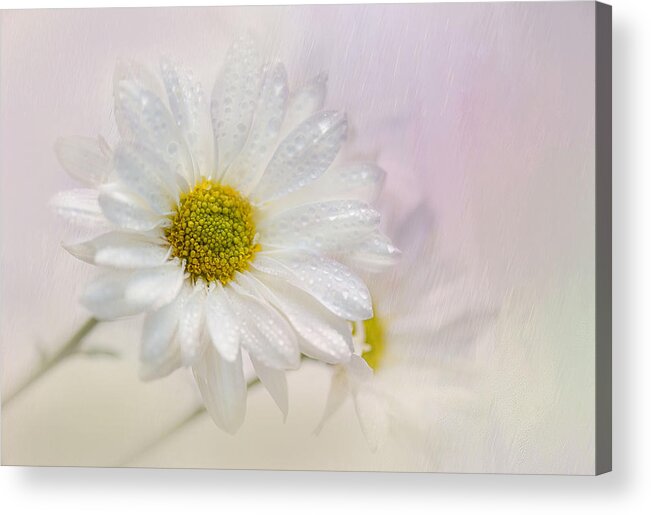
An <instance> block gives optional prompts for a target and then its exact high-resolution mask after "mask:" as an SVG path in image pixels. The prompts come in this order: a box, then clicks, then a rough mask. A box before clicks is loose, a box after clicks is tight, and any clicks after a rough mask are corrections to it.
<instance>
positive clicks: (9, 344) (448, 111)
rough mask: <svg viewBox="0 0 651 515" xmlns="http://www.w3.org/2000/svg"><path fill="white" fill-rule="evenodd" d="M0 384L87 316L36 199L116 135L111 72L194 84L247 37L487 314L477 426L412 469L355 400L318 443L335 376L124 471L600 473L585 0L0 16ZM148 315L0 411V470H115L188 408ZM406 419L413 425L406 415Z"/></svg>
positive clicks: (181, 377)
mask: <svg viewBox="0 0 651 515" xmlns="http://www.w3.org/2000/svg"><path fill="white" fill-rule="evenodd" d="M1 16H2V18H1V22H2V26H1V29H2V32H1V37H2V40H1V52H2V61H1V78H0V82H1V91H0V95H1V97H0V99H1V106H0V109H1V111H0V113H1V119H0V123H1V125H0V130H1V133H0V144H1V148H2V154H1V156H0V159H1V163H2V175H1V181H2V182H1V183H0V187H1V192H0V194H1V199H0V200H1V204H0V215H1V223H2V226H1V231H2V234H1V238H2V239H1V247H0V252H1V256H2V264H1V266H2V270H1V280H2V285H1V287H2V291H1V298H0V301H1V302H2V319H1V328H0V331H1V335H2V336H1V338H2V349H1V351H2V361H1V364H2V369H1V371H2V391H3V392H8V391H11V389H12V387H13V386H14V385H15V384H17V382H18V381H19V379H20V378H21V377H23V376H24V375H25V374H26V373H28V372H29V370H30V369H31V368H32V367H35V366H37V363H38V359H39V352H38V351H39V349H41V350H43V351H46V352H47V350H48V349H53V348H56V347H57V346H58V345H60V343H61V342H62V341H63V340H64V339H65V338H66V337H67V336H68V335H69V334H70V333H71V332H72V331H73V330H74V329H75V328H76V327H77V326H78V325H79V324H81V323H82V322H83V320H85V318H86V317H87V316H88V314H87V313H85V312H84V311H83V309H82V308H81V307H79V306H78V304H77V302H76V298H77V297H78V295H79V294H80V292H81V289H82V288H83V285H84V283H85V282H86V280H87V278H89V277H90V276H91V274H92V273H93V271H92V269H91V267H89V266H85V265H83V264H80V263H79V262H77V261H75V260H74V259H73V258H71V257H70V256H69V255H67V254H66V253H65V252H64V251H63V250H62V249H61V247H60V241H61V240H63V239H66V240H70V239H74V238H75V236H76V235H75V233H74V231H71V229H70V227H66V226H65V224H63V223H62V222H61V221H60V220H57V219H56V218H54V217H53V215H52V213H51V212H50V210H49V209H48V208H47V201H48V199H49V198H50V197H51V196H52V195H53V194H54V193H55V192H57V191H59V190H61V189H66V188H70V187H74V183H73V181H72V180H71V179H69V178H68V177H67V176H66V174H65V173H64V172H63V170H62V169H61V167H60V166H59V165H58V163H57V162H56V160H55V158H54V153H53V151H52V145H53V142H54V141H55V139H56V138H57V137H58V136H59V135H67V134H89V135H95V134H103V135H105V136H106V138H107V139H108V140H109V142H112V141H114V140H115V137H116V131H115V129H114V126H113V121H112V118H111V109H112V101H111V87H112V84H111V78H112V69H113V66H114V63H115V61H116V59H118V58H121V57H127V58H136V59H138V60H140V61H142V62H144V63H147V64H150V65H152V66H155V65H156V63H158V60H159V57H160V56H161V55H169V56H171V57H172V58H173V59H175V60H177V61H179V62H182V63H183V64H184V65H186V66H188V67H190V68H192V69H193V70H194V71H195V73H196V75H197V76H198V77H200V78H201V82H202V83H203V84H204V85H205V86H206V88H207V89H209V88H210V87H211V85H212V82H213V80H214V78H215V76H216V74H217V72H218V69H219V66H220V63H221V62H222V60H223V56H224V54H225V52H226V50H227V48H228V45H229V43H230V41H231V40H232V38H233V37H234V36H235V35H237V34H239V33H241V32H242V31H245V30H249V31H251V32H252V33H253V34H254V35H255V36H256V37H257V38H258V40H259V41H260V42H261V47H262V48H264V49H265V51H266V52H267V53H268V56H269V57H270V58H276V59H280V60H282V61H283V62H285V64H286V66H287V70H288V73H289V77H290V81H291V82H292V83H293V84H299V83H300V82H302V81H303V80H305V79H306V78H308V77H311V76H313V75H314V74H315V73H317V72H319V71H321V70H326V71H328V74H329V94H328V98H327V104H328V106H329V107H332V108H340V109H345V110H346V111H347V112H348V114H349V119H350V120H351V123H352V126H353V129H354V131H353V138H351V145H350V146H349V147H348V150H349V151H351V153H352V154H353V155H361V156H365V157H373V158H376V159H377V161H378V162H379V164H380V165H381V166H383V167H384V168H385V169H386V170H387V172H388V173H389V181H388V185H387V190H388V191H389V192H390V193H391V196H392V197H394V198H398V199H400V202H401V206H403V209H404V210H405V211H406V210H407V209H409V207H411V206H413V205H415V204H416V203H418V202H420V201H421V200H425V201H426V202H427V203H428V204H429V205H430V206H431V208H432V209H433V210H434V212H435V214H436V216H437V231H438V233H439V236H440V241H441V252H443V253H444V254H445V255H446V256H447V257H448V258H451V259H454V260H455V261H458V262H459V263H463V265H464V267H466V268H467V272H468V276H471V277H481V279H482V280H481V282H478V283H477V288H476V290H477V291H476V292H474V291H473V285H472V284H469V285H468V286H467V287H468V289H469V293H470V294H474V295H477V296H481V297H482V298H487V297H488V298H490V299H491V300H492V301H493V302H494V303H495V304H497V305H499V306H500V310H499V316H498V318H497V320H496V321H495V327H494V330H493V331H492V337H493V339H494V344H493V348H492V352H491V353H490V355H489V356H488V357H487V358H486V360H485V361H486V368H487V372H486V380H485V381H483V382H482V385H483V389H482V391H481V392H476V393H477V395H479V396H481V398H482V399H484V408H485V410H483V412H482V416H483V417H484V419H483V421H482V423H481V424H464V423H462V422H460V421H457V420H451V421H450V424H455V425H454V426H453V427H450V428H449V430H448V431H446V432H445V433H444V436H443V437H442V438H443V439H442V440H439V441H436V442H435V444H434V443H433V444H432V446H431V448H423V449H422V451H421V453H420V454H421V456H415V455H414V453H408V452H404V449H403V448H402V447H401V446H393V447H389V448H387V449H384V450H383V451H381V452H378V453H375V454H373V453H371V452H369V451H368V449H367V447H366V445H365V442H364V439H363V437H362V434H361V432H360V430H359V428H358V425H357V423H356V420H355V418H354V412H353V408H352V405H351V404H347V405H346V406H345V408H344V409H343V410H342V411H341V412H340V413H338V414H337V415H336V416H335V418H334V419H333V420H332V423H331V424H330V425H329V426H328V427H326V429H325V430H324V431H323V433H322V434H321V435H320V436H319V437H315V436H314V435H312V430H313V428H314V426H315V425H316V423H317V422H318V419H319V417H320V414H321V410H322V408H323V403H324V401H325V391H326V388H327V384H328V376H327V374H326V373H325V371H323V370H322V369H320V368H308V367H306V368H305V369H303V370H301V371H300V372H298V373H296V374H294V375H292V376H291V377H290V415H289V418H288V420H287V422H286V423H285V424H283V422H282V417H281V415H280V413H279V412H278V411H277V409H276V408H275V406H274V405H273V403H272V401H271V399H270V398H269V396H268V395H267V394H266V393H264V392H262V391H257V392H254V393H252V394H251V396H250V402H249V410H248V415H247V421H246V422H245V425H244V426H243V428H242V430H241V431H240V433H238V435H237V436H236V437H230V436H228V435H225V434H223V433H221V432H220V431H219V430H218V429H216V428H215V426H214V425H213V424H212V422H211V421H210V420H209V419H208V418H207V417H204V418H201V419H198V420H196V421H195V422H194V423H193V424H191V425H190V426H188V427H187V428H186V429H185V430H184V431H182V432H180V433H178V434H177V435H176V436H175V437H173V438H171V439H170V440H169V441H168V442H167V443H166V444H165V445H163V446H161V447H159V448H157V449H156V450H155V451H152V452H151V453H149V454H147V455H145V456H143V457H141V458H140V459H139V460H138V461H136V462H134V463H133V464H138V465H150V466H181V467H229V468H282V469H285V468H291V469H297V468H298V469H336V470H350V469H353V470H369V469H370V470H375V469H381V470H421V469H425V468H427V469H433V470H440V471H487V472H488V471H499V472H505V471H511V472H543V473H584V474H587V473H592V472H593V471H594V230H595V227H594V177H593V175H594V4H592V3H589V2H585V3H584V2H576V3H559V4H551V3H550V4H548V3H543V4H529V5H524V4H484V5H478V4H466V5H462V4H456V5H451V4H439V5H412V6H390V5H387V6H323V7H317V6H311V7H279V8H264V7H251V8H214V9H203V8H202V9H199V8H198V9H154V10H142V9H129V10H126V9H124V10H92V11H91V10H87V11H75V10H68V11H29V12H28V11H23V12H20V11H17V12H3V13H2V15H1ZM138 337H139V321H137V320H134V321H128V322H114V323H110V324H105V325H104V326H103V327H102V328H101V329H100V330H98V331H97V332H95V333H93V334H92V336H91V337H90V338H89V339H88V347H89V348H99V347H101V348H114V349H117V350H118V351H119V352H120V353H121V355H122V359H117V360H111V359H103V358H93V359H90V358H87V357H77V358H74V359H72V360H70V361H69V362H68V363H66V364H65V365H63V366H61V367H60V368H59V369H57V370H56V371H55V372H53V373H52V374H51V375H50V376H49V377H47V378H46V379H44V380H43V381H42V382H40V383H38V384H37V385H36V386H35V387H34V388H33V389H32V390H30V391H29V392H28V393H26V394H25V395H24V396H23V397H22V398H20V399H19V400H17V401H16V403H15V404H13V405H11V406H10V407H8V408H7V409H6V410H3V412H2V462H3V463H4V464H39V465H46V464H70V465H72V464H75V465H116V464H118V463H121V462H122V461H123V460H124V459H126V458H127V457H128V456H130V455H131V454H132V453H133V452H134V451H136V450H137V449H138V448H139V447H141V446H142V445H143V444H144V443H145V442H147V441H149V440H150V439H151V438H154V437H155V436H156V435H158V434H159V433H160V432H161V431H163V430H164V429H165V428H168V427H170V426H171V425H173V424H174V422H175V421H177V420H179V419H180V418H182V417H183V416H184V415H185V414H186V413H188V412H189V411H191V410H192V408H193V407H194V406H195V404H196V403H197V402H198V397H197V394H196V392H195V390H194V386H193V383H192V381H191V378H190V377H189V375H186V374H184V373H183V372H178V373H176V374H174V375H173V376H171V377H169V378H167V379H165V380H162V381H158V382H155V383H148V384H143V383H140V382H139V381H138V379H137V367H136V359H135V357H136V350H137V340H138ZM408 422H409V421H405V423H406V424H407V423H408Z"/></svg>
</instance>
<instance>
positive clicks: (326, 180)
mask: <svg viewBox="0 0 651 515" xmlns="http://www.w3.org/2000/svg"><path fill="white" fill-rule="evenodd" d="M385 177H386V173H385V171H384V170H382V168H380V167H379V166H377V165H375V164H373V163H354V164H349V165H344V166H337V167H334V168H332V169H331V170H328V171H327V172H326V173H325V174H324V175H323V176H322V177H321V178H320V179H319V180H318V181H316V182H315V183H314V184H313V185H312V186H314V187H315V188H316V190H318V191H319V192H320V193H321V194H322V195H324V196H325V197H326V198H353V199H360V200H363V201H364V202H367V203H371V202H375V201H376V200H377V198H378V196H379V194H380V192H381V191H382V187H383V186H384V179H385Z"/></svg>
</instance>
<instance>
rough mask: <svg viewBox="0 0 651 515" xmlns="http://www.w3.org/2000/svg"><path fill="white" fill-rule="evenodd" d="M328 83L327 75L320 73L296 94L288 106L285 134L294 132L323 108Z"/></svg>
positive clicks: (284, 124) (284, 125) (284, 127)
mask: <svg viewBox="0 0 651 515" xmlns="http://www.w3.org/2000/svg"><path fill="white" fill-rule="evenodd" d="M327 82H328V77H327V75H326V74H325V73H320V74H319V75H317V76H316V77H314V78H313V79H312V80H311V81H309V82H308V83H307V84H304V85H303V86H301V87H300V88H299V89H298V90H296V92H294V94H293V95H292V96H291V98H290V100H289V103H288V105H287V114H286V115H285V121H284V123H283V131H282V133H283V134H287V133H289V132H290V131H292V130H294V129H295V128H296V127H297V126H298V125H299V124H300V123H302V122H304V121H305V120H307V119H308V118H309V117H310V116H312V115H313V114H314V113H316V112H317V111H320V110H321V109H322V108H323V102H324V101H325V95H326V85H327Z"/></svg>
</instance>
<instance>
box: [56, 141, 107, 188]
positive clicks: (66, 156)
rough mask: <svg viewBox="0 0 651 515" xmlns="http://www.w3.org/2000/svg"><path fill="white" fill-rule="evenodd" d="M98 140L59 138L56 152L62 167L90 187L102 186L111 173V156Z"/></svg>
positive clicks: (104, 145) (103, 144)
mask: <svg viewBox="0 0 651 515" xmlns="http://www.w3.org/2000/svg"><path fill="white" fill-rule="evenodd" d="M106 150H107V146H106V144H105V143H103V142H102V140H100V139H98V138H86V137H83V136H69V137H67V138H59V139H58V140H57V141H56V143H55V144H54V151H55V153H56V155H57V158H58V159H59V163H61V166H63V168H64V169H65V170H66V171H67V172H68V173H69V174H70V175H71V176H72V177H74V178H75V179H77V180H78V181H80V182H83V183H84V184H88V185H90V186H97V185H99V184H102V183H103V182H104V181H106V179H107V178H108V176H109V174H110V173H111V155H110V154H107V152H106Z"/></svg>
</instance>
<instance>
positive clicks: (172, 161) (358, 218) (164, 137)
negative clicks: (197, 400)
mask: <svg viewBox="0 0 651 515" xmlns="http://www.w3.org/2000/svg"><path fill="white" fill-rule="evenodd" d="M161 70H162V83H163V84H162V87H161V85H160V84H159V82H158V80H157V79H156V78H155V77H154V76H153V75H151V74H149V73H148V72H147V71H145V70H143V69H142V68H139V67H137V66H135V65H133V64H129V65H124V64H122V65H119V66H118V67H117V70H116V74H115V81H114V96H115V118H116V122H117V125H118V129H119V134H120V138H121V139H120V141H119V142H118V143H117V145H116V147H115V150H114V151H111V149H109V147H108V145H107V144H106V143H105V142H103V140H99V141H95V140H92V139H88V138H67V139H63V140H60V141H59V142H58V143H57V154H58V157H59V159H60V161H61V163H62V165H63V166H64V168H66V169H67V170H68V171H69V172H70V173H71V174H72V175H73V176H74V177H76V178H77V179H80V180H81V181H83V182H85V183H86V184H87V185H88V186H89V188H88V189H80V190H73V191H68V192H64V193H61V194H59V195H57V196H56V197H55V198H54V199H53V201H52V204H53V206H54V207H55V209H56V210H57V211H58V212H59V213H60V214H62V215H64V216H67V217H68V218H71V219H73V220H75V221H78V222H92V223H99V224H103V225H106V226H107V227H108V228H109V231H108V232H106V233H104V234H101V235H99V236H98V237H96V238H94V239H92V240H91V241H87V242H84V243H81V244H77V245H72V246H68V247H67V250H69V251H70V252H71V253H72V254H73V255H75V256H76V257H78V258H80V259H82V260H84V261H86V262H89V263H92V264H94V265H97V266H99V267H101V268H102V269H103V272H102V273H101V275H99V277H97V278H96V279H95V280H94V281H93V282H91V284H90V285H89V286H88V288H87V290H86V292H85V294H84V295H83V297H82V299H81V301H82V303H83V305H84V306H85V307H87V308H88V309H89V310H90V311H91V312H92V313H93V314H94V315H95V316H96V317H98V318H100V319H114V318H118V317H123V316H128V315H135V314H138V313H143V312H144V313H145V314H146V315H145V320H144V328H143V335H142V347H141V360H142V363H143V369H142V370H143V372H142V374H143V377H144V378H155V377H161V376H163V375H166V374H168V373H170V372H171V371H173V370H175V369H177V368H178V367H181V366H188V367H192V370H193V372H194V376H195V378H196V382H197V384H198V386H199V389H200V391H201V394H202V397H203V400H204V402H205V405H206V408H207V409H208V411H209V413H210V414H211V416H212V417H213V419H214V420H215V422H216V423H217V424H218V425H219V426H220V427H222V428H224V429H225V430H227V431H229V432H234V431H236V430H237V428H238V427H239V426H240V425H241V423H242V421H243V418H244V412H245V404H246V382H245V378H244V373H243V359H249V358H250V360H251V362H252V364H253V366H254V368H255V371H256V373H257V375H258V376H259V378H260V380H261V382H262V383H263V384H264V385H265V386H266V388H267V389H268V390H269V392H270V393H271V395H272V397H273V398H274V400H275V402H276V403H277V404H278V406H279V407H280V409H281V410H282V411H283V413H285V414H286V412H287V385H286V380H285V375H284V371H285V370H288V369H295V368H297V367H298V366H299V362H300V354H301V353H303V354H305V355H307V356H310V357H312V358H315V359H318V360H322V361H324V362H326V363H331V364H336V363H346V362H348V360H349V359H350V357H351V354H352V351H353V343H352V338H351V334H350V323H349V322H348V321H349V320H362V319H367V318H370V317H371V316H372V305H371V297H370V295H369V292H368V289H367V287H366V285H365V284H364V282H363V281H362V280H361V279H360V278H359V277H358V276H357V275H355V273H354V272H353V271H352V270H351V269H350V268H349V267H348V266H346V265H344V264H342V263H341V260H340V259H339V258H340V257H341V256H342V255H350V256H353V258H355V259H357V263H358V264H366V265H369V266H370V265H372V266H376V265H383V264H386V263H390V262H391V261H392V259H393V256H394V255H395V254H396V250H395V249H394V247H393V246H392V245H391V244H390V242H389V241H388V240H387V238H386V237H385V236H383V235H382V234H381V233H380V232H379V230H378V224H379V221H380V215H379V213H378V212H377V211H375V210H374V209H373V208H372V207H370V205H369V202H370V201H372V200H374V199H375V197H376V196H377V194H378V192H379V190H380V188H381V185H382V182H383V177H384V174H383V172H382V171H381V170H380V169H379V168H378V167H377V166H375V165H373V164H364V163H361V164H350V165H345V166H335V165H333V162H334V161H335V158H336V156H337V153H338V151H339V149H340V147H341V146H342V144H343V143H344V140H345V139H346V131H347V122H346V117H345V116H344V115H343V114H341V113H338V112H334V111H323V110H322V106H323V101H324V96H325V82H326V81H325V77H324V76H322V75H320V76H318V77H316V78H315V79H314V80H313V81H311V82H310V83H308V84H307V85H305V86H303V87H302V88H300V89H299V90H298V91H297V92H296V93H295V94H294V95H292V96H289V94H288V86H287V77H286V74H285V69H284V67H283V66H282V65H280V64H279V65H273V66H263V65H262V64H261V62H260V59H259V57H258V54H257V52H256V50H255V47H254V45H253V44H252V42H251V41H250V40H249V39H248V38H241V39H239V40H238V41H236V43H235V44H234V45H233V46H232V48H231V49H230V51H229V53H228V55H227V58H226V63H225V66H224V69H223V71H222V74H221V76H220V78H219V79H218V81H217V83H216V85H215V88H214V90H213V94H212V97H211V99H210V106H209V107H208V102H207V101H204V97H203V95H202V93H201V88H200V86H199V85H198V84H194V83H193V79H192V76H191V75H190V74H188V73H184V72H182V71H181V70H179V69H178V68H177V67H176V66H174V65H172V64H171V63H169V62H167V61H165V62H163V63H162V65H161ZM211 124H212V131H210V125H211Z"/></svg>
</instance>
